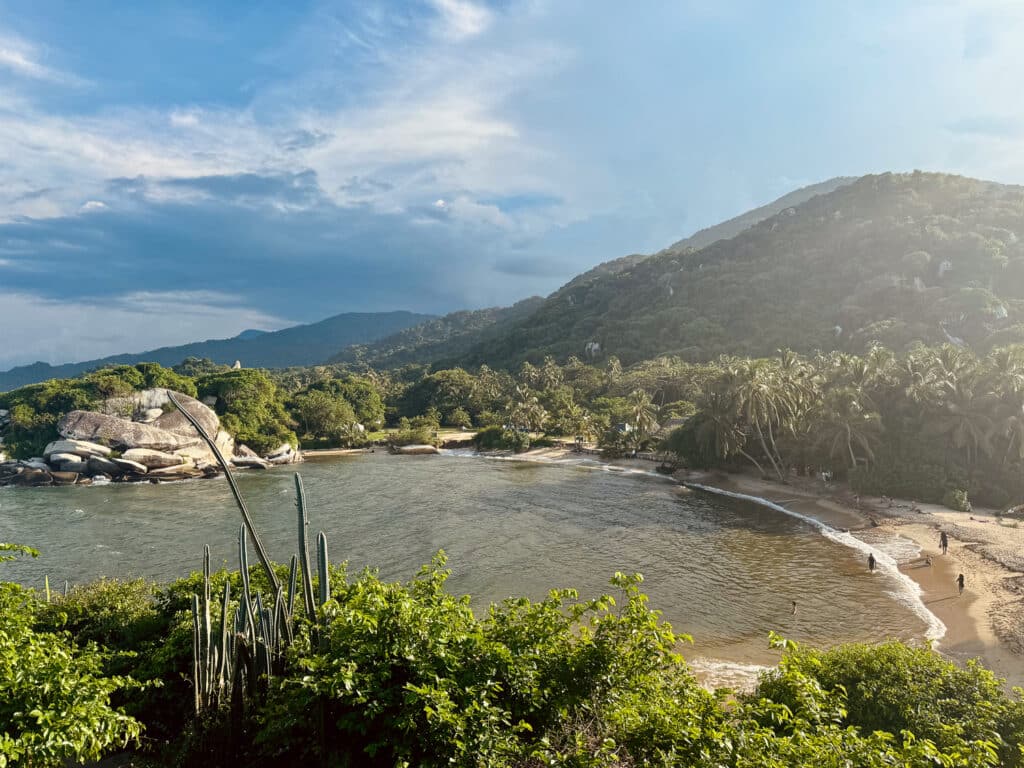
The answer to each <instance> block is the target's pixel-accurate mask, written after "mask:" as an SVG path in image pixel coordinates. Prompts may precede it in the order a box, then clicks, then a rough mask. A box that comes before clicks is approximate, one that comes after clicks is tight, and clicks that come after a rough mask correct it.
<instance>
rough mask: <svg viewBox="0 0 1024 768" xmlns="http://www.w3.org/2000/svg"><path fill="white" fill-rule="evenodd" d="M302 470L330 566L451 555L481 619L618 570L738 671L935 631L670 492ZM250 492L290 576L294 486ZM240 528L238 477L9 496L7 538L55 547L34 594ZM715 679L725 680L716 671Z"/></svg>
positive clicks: (377, 468)
mask: <svg viewBox="0 0 1024 768" xmlns="http://www.w3.org/2000/svg"><path fill="white" fill-rule="evenodd" d="M299 471H300V472H301V474H302V476H303V480H304V481H305V486H306V493H307V497H308V502H309V508H310V518H311V524H312V526H313V528H314V529H322V530H324V531H325V532H326V533H327V535H328V539H329V542H330V553H331V558H332V560H334V561H340V560H343V559H347V560H348V561H349V564H350V565H349V571H350V573H354V572H356V571H358V570H359V569H361V568H363V567H364V566H373V567H376V568H379V569H380V573H381V576H382V577H383V578H386V579H403V580H404V579H408V578H411V577H412V576H413V575H414V574H415V573H416V571H417V570H418V568H419V566H420V565H422V564H423V563H426V562H428V561H429V560H430V558H431V556H432V555H433V554H434V553H435V552H436V551H437V550H439V549H444V550H445V551H446V552H447V553H448V556H449V567H450V568H451V570H452V577H451V579H450V580H449V591H451V592H454V593H460V594H461V593H469V594H471V595H473V605H474V607H475V608H476V609H477V611H478V612H482V611H483V610H484V609H485V608H486V606H487V604H488V603H489V602H492V601H499V600H501V599H503V598H505V597H508V596H511V595H525V596H527V597H530V598H534V599H540V598H543V597H544V596H545V595H546V593H547V590H548V589H550V588H554V587H575V588H577V589H578V590H579V591H580V594H581V596H584V597H590V596H596V595H599V594H603V593H606V592H609V590H610V588H609V587H608V579H609V578H610V577H611V576H612V574H613V573H614V572H615V571H624V572H633V571H639V572H641V573H643V574H644V576H645V583H644V591H645V592H646V593H647V594H648V595H649V596H650V605H651V607H653V608H656V609H658V610H660V611H662V612H663V617H664V618H665V619H666V620H668V621H670V622H671V623H672V625H673V627H674V628H675V629H676V631H677V632H685V633H688V634H690V635H692V636H693V639H694V645H693V646H688V647H683V648H682V651H683V653H684V655H685V656H686V657H687V658H695V657H704V658H705V659H714V660H718V661H719V662H724V664H722V665H721V666H720V667H719V668H720V669H721V670H723V671H725V670H731V671H735V667H734V665H735V664H736V663H742V664H768V663H772V662H773V660H774V659H775V658H776V657H775V655H774V654H773V653H772V652H770V651H769V650H768V649H767V635H768V632H769V631H770V630H775V631H777V632H780V633H781V634H783V635H785V636H786V637H789V638H791V639H794V640H798V641H805V642H808V643H811V644H814V645H831V644H835V643H838V642H846V641H881V640H885V639H887V638H899V639H903V640H919V639H923V638H924V637H925V636H926V634H927V633H928V632H929V625H928V621H927V619H928V616H927V615H922V614H921V612H920V610H919V609H918V608H917V606H915V604H914V601H915V600H916V596H915V595H914V594H912V591H911V590H910V588H909V587H908V585H907V584H906V583H905V582H904V581H903V580H901V579H900V578H899V577H898V575H897V574H895V573H894V572H892V571H891V570H888V569H883V570H882V571H880V572H876V573H874V574H871V573H869V572H868V570H867V568H866V565H865V562H864V557H865V556H864V554H863V552H862V551H860V550H859V549H857V548H856V547H855V546H851V544H850V542H843V541H840V540H836V537H831V538H830V537H829V536H826V535H823V534H822V531H821V530H820V528H819V527H817V526H815V525H814V524H813V523H811V522H808V521H806V520H802V519H800V518H797V517H793V516H790V515H786V514H784V513H782V512H779V511H776V510H772V509H769V508H766V507H764V506H761V505H758V504H754V503H751V502H750V501H746V500H742V499H731V498H723V497H718V496H714V495H711V494H706V493H700V492H687V491H685V490H684V489H682V488H680V487H679V486H677V485H675V484H674V483H672V482H670V481H668V480H665V479H663V478H659V477H653V476H645V475H643V474H639V473H637V474H631V475H626V474H623V473H617V472H610V471H595V469H594V468H593V467H586V466H573V465H560V466H552V465H545V464H536V463H528V462H515V461H487V460H476V459H467V458H466V457H459V456H425V457H394V456H388V455H386V454H383V453H376V454H365V455H360V456H350V457H332V458H323V459H314V460H311V461H307V462H306V463H305V464H303V465H301V466H300V467H299ZM239 485H240V487H241V490H242V494H243V496H244V497H245V499H246V501H247V503H248V505H249V507H250V511H251V512H252V514H253V517H254V518H255V521H256V524H257V526H258V529H259V530H260V531H261V533H262V535H263V537H264V539H265V544H266V546H267V549H268V550H269V552H270V555H271V557H272V558H273V559H275V560H278V561H280V562H287V561H288V559H289V558H290V556H291V554H292V553H293V552H294V551H295V549H296V544H295V506H294V501H293V500H294V486H293V480H292V472H291V471H290V469H286V468H278V469H274V470H271V471H268V472H261V473H255V472H249V473H244V474H240V475H239ZM239 523H240V516H239V514H238V512H237V510H236V508H235V507H234V504H233V502H232V500H231V495H230V491H229V489H228V487H227V484H226V483H224V482H223V480H200V481H192V482H185V483H174V484H166V485H160V486H155V485H149V484H139V485H121V484H112V485H106V486H101V487H64V488H31V489H22V488H6V489H0V541H15V542H19V543H24V544H29V545H31V546H34V547H36V548H38V549H40V550H41V551H42V555H41V556H40V557H39V558H38V559H37V560H19V561H15V562H11V563H5V564H3V565H0V574H2V577H3V578H4V579H10V580H15V581H20V582H22V583H25V584H27V585H29V586H34V587H41V586H42V583H43V577H44V576H45V575H49V578H50V584H51V586H53V587H55V588H56V587H58V586H60V585H63V582H64V580H65V579H67V580H70V581H71V582H72V583H81V582H83V581H86V580H89V579H94V578H98V577H100V576H118V577H134V576H144V577H147V578H152V579H157V580H168V579H173V578H176V577H178V576H182V575H185V574H186V573H188V572H189V571H191V570H195V569H197V568H198V567H199V566H200V564H201V558H202V548H203V544H206V543H208V544H209V545H210V548H211V552H212V560H213V563H214V564H215V566H216V565H217V564H220V563H224V564H226V565H228V566H229V567H237V554H236V549H237V543H236V540H237V539H236V537H237V531H238V526H239ZM871 546H872V547H873V548H874V549H875V551H877V552H879V553H880V554H881V555H882V556H883V557H885V558H886V559H887V558H888V557H889V556H891V557H893V558H895V559H897V560H900V561H906V560H907V559H910V558H912V557H913V556H915V555H916V551H915V550H914V549H913V548H912V547H908V546H907V545H906V541H905V540H900V539H897V538H894V537H889V538H887V539H885V540H879V541H873V542H871ZM793 600H796V601H797V611H796V614H795V615H794V614H792V613H791V601H793ZM703 666H704V668H706V669H707V668H710V669H711V670H712V671H711V674H712V676H713V675H714V671H713V670H714V668H715V664H714V663H710V662H704V663H703Z"/></svg>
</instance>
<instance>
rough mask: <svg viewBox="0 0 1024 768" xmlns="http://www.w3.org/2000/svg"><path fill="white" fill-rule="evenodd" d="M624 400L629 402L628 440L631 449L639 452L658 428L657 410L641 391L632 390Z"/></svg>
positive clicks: (649, 397)
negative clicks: (629, 429) (630, 428)
mask: <svg viewBox="0 0 1024 768" xmlns="http://www.w3.org/2000/svg"><path fill="white" fill-rule="evenodd" d="M626 400H627V401H628V402H629V419H630V421H629V423H630V426H631V427H632V431H631V432H630V439H631V441H632V443H633V447H634V448H636V449H638V450H639V449H640V447H641V446H643V444H644V443H645V442H646V441H647V439H648V438H649V437H650V436H651V434H652V433H653V432H654V429H655V428H656V427H657V426H658V422H657V413H658V412H657V408H655V406H654V404H653V403H652V402H651V396H650V395H648V394H647V393H646V392H645V391H644V390H642V389H635V390H633V391H632V392H631V393H630V394H629V397H627V398H626Z"/></svg>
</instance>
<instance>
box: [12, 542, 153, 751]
mask: <svg viewBox="0 0 1024 768" xmlns="http://www.w3.org/2000/svg"><path fill="white" fill-rule="evenodd" d="M18 549H21V551H27V552H29V553H31V550H25V549H24V548H14V547H11V546H9V545H2V544H0V552H3V551H12V550H14V551H18ZM5 557H6V556H5ZM0 559H5V558H0ZM40 607H41V604H40V602H39V600H38V598H37V597H36V596H35V595H34V594H33V593H31V592H28V591H26V590H23V589H22V588H21V587H19V586H17V585H16V584H9V583H0V766H7V765H33V766H62V765H64V764H66V762H67V761H69V760H73V761H84V760H92V759H96V758H98V757H100V756H101V755H102V754H103V753H104V752H106V751H108V750H109V749H111V748H123V747H124V746H126V745H127V744H128V743H129V742H131V741H133V740H137V739H138V738H139V736H140V734H141V732H142V726H141V724H140V723H139V722H138V721H137V720H135V719H134V718H132V717H131V716H129V715H127V714H125V713H124V712H122V711H120V710H119V709H117V708H115V707H113V706H112V705H111V699H112V697H113V696H114V695H115V694H116V693H117V692H119V691H121V690H124V689H125V688H128V687H131V686H133V685H134V683H133V681H132V680H131V679H129V678H126V677H121V676H118V675H109V674H107V673H106V670H105V668H104V664H105V661H106V659H107V654H106V652H105V651H103V650H102V649H101V648H100V647H99V646H97V645H96V644H95V643H93V642H87V641H84V640H83V641H81V642H77V641H76V640H74V639H73V638H72V637H71V636H70V635H69V634H67V633H65V632H48V631H38V630H37V629H36V628H35V626H34V621H35V617H36V615H37V612H38V611H39V609H40Z"/></svg>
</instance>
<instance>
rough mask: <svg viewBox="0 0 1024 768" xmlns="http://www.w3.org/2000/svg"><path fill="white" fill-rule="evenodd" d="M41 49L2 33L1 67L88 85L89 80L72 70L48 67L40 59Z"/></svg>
mask: <svg viewBox="0 0 1024 768" xmlns="http://www.w3.org/2000/svg"><path fill="white" fill-rule="evenodd" d="M40 57H41V51H40V50H39V48H38V47H37V46H35V45H32V44H31V43H29V42H28V41H27V40H24V39H22V38H20V37H15V36H12V35H5V34H3V33H0V67H2V68H4V69H6V70H8V71H9V72H13V73H14V74H15V75H18V76H20V77H26V78H30V79H32V80H42V81H45V82H48V83H54V84H57V85H68V86H83V85H87V84H88V81H87V80H85V79H84V78H81V77H79V76H78V75H75V74H73V73H71V72H63V71H61V70H58V69H54V68H52V67H48V66H46V65H45V64H43V63H41V62H40V61H39V59H40Z"/></svg>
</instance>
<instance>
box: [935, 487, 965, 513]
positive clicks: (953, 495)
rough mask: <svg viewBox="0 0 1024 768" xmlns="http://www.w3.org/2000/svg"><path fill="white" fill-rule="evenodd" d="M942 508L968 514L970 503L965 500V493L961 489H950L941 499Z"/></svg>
mask: <svg viewBox="0 0 1024 768" xmlns="http://www.w3.org/2000/svg"><path fill="white" fill-rule="evenodd" d="M942 503H943V505H944V506H946V507H949V508H950V509H955V510H956V511H958V512H970V511H971V502H970V499H968V498H967V491H965V490H964V489H963V488H950V489H949V490H948V491H946V493H945V494H944V495H943V497H942Z"/></svg>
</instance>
